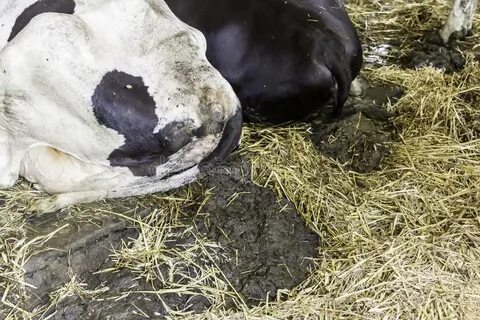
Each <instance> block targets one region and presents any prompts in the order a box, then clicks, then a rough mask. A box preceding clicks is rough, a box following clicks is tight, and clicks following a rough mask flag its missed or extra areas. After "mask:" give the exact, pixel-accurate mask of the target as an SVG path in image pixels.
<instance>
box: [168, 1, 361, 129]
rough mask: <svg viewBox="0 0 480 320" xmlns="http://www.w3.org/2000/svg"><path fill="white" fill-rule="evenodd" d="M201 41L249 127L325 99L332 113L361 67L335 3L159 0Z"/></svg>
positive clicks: (292, 115)
mask: <svg viewBox="0 0 480 320" xmlns="http://www.w3.org/2000/svg"><path fill="white" fill-rule="evenodd" d="M166 2H167V4H168V5H169V6H170V7H171V9H172V11H173V12H174V13H175V14H176V15H177V16H178V17H179V18H180V19H182V20H183V21H185V22H186V23H188V24H190V25H191V26H193V27H195V28H197V29H199V30H200V31H202V32H203V33H204V35H205V36H206V38H207V43H208V46H207V57H208V59H209V60H210V62H211V63H212V65H213V66H214V67H215V68H217V69H218V70H219V71H220V72H221V73H222V75H223V76H224V77H225V78H226V79H227V80H228V81H229V82H230V83H231V84H232V86H233V88H234V89H235V92H236V93H237V95H238V97H239V98H240V101H241V102H242V107H243V111H244V115H245V117H246V119H247V120H250V121H270V122H282V121H289V120H297V119H301V118H303V117H304V116H306V115H308V114H310V113H311V112H312V111H313V110H315V109H317V108H319V107H322V106H324V105H325V104H326V103H327V102H328V101H330V100H331V99H332V98H333V100H334V101H333V102H334V103H335V104H336V108H337V112H339V111H340V109H341V107H342V105H343V104H344V102H345V99H346V98H347V95H348V91H349V88H350V83H351V81H352V80H353V79H354V78H355V77H356V75H357V74H358V72H359V70H360V67H361V63H362V50H361V45H360V41H359V39H358V36H357V33H356V31H355V28H354V26H353V24H352V23H351V21H350V19H349V18H348V16H347V13H346V11H345V9H344V7H343V5H342V4H341V3H340V2H339V1H337V0H289V1H280V0H262V1H259V0H242V1H239V0H166Z"/></svg>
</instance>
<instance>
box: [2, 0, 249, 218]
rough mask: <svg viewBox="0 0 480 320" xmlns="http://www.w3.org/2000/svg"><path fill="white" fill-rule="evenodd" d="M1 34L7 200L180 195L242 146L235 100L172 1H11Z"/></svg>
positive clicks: (59, 202)
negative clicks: (31, 191)
mask: <svg viewBox="0 0 480 320" xmlns="http://www.w3.org/2000/svg"><path fill="white" fill-rule="evenodd" d="M5 1H6V2H5ZM0 26H1V28H0V45H1V48H2V50H1V51H0V189H6V188H10V187H12V186H13V185H14V184H15V182H16V181H17V179H18V178H19V176H23V177H25V178H26V179H27V180H28V181H30V182H32V183H33V184H35V185H36V186H37V187H38V188H39V189H41V190H43V191H46V192H48V193H50V194H54V196H52V197H49V198H46V199H42V200H40V201H38V202H36V203H35V204H34V206H33V207H32V209H34V210H38V211H43V212H49V211H54V210H57V209H60V208H63V207H66V206H69V205H72V204H76V203H85V202H93V201H97V200H101V199H106V198H119V197H128V196H136V195H143V194H147V193H153V192H161V191H167V190H170V189H172V188H177V187H180V186H182V185H184V184H186V183H189V182H191V181H193V180H194V179H196V178H197V177H198V175H199V173H200V171H201V169H202V166H206V165H210V164H212V163H216V162H218V161H220V160H222V159H224V158H225V157H226V156H227V155H228V154H229V153H230V152H231V151H232V150H233V149H234V148H236V147H237V146H238V144H239V139H240V135H241V125H242V115H241V107H240V102H239V100H238V98H237V96H236V95H235V93H234V91H233V89H232V87H231V86H230V84H229V83H228V82H227V81H226V80H225V79H224V78H223V77H222V76H221V75H220V73H219V72H218V71H217V70H216V69H214V68H213V67H212V66H211V64H210V63H209V62H208V60H207V59H206V56H205V52H206V41H205V38H204V36H203V35H202V34H201V33H200V32H199V31H197V30H195V29H193V28H191V27H190V26H188V25H186V24H185V23H183V22H181V21H180V20H178V19H177V18H176V17H175V16H174V14H173V13H172V12H171V11H170V9H169V8H168V6H167V5H166V4H165V2H164V1H161V0H38V1H37V0H3V2H2V4H0Z"/></svg>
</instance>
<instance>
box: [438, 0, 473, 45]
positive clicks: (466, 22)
mask: <svg viewBox="0 0 480 320" xmlns="http://www.w3.org/2000/svg"><path fill="white" fill-rule="evenodd" d="M476 10H477V0H454V1H453V4H452V9H451V10H450V15H449V16H448V19H447V21H446V23H445V24H444V26H443V28H442V29H441V30H440V32H439V34H440V37H441V38H442V41H443V43H444V44H447V43H448V41H449V40H450V38H451V37H454V38H463V37H465V36H466V35H468V34H469V33H470V32H471V30H472V26H473V18H474V17H475V12H476Z"/></svg>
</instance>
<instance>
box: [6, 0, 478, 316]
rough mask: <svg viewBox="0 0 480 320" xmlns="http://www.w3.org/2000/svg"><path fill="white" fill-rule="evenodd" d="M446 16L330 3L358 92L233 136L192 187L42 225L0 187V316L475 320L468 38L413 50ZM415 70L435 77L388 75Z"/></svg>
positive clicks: (474, 164)
mask: <svg viewBox="0 0 480 320" xmlns="http://www.w3.org/2000/svg"><path fill="white" fill-rule="evenodd" d="M449 5H450V1H448V0H425V1H423V2H422V3H421V4H419V3H417V2H416V1H413V0H399V1H394V2H393V1H376V0H369V1H363V0H350V1H348V4H347V6H348V8H349V12H350V14H351V17H352V18H353V20H354V21H355V23H356V25H357V27H358V29H359V30H360V33H361V36H362V39H363V41H364V44H365V51H366V52H365V56H366V58H367V61H368V64H367V65H366V66H365V68H364V71H363V73H362V76H363V77H364V78H365V79H366V80H367V81H368V82H369V84H370V88H371V89H370V90H369V91H367V92H366V96H364V97H361V98H355V99H353V100H352V101H351V102H350V103H349V107H347V113H346V114H345V116H344V117H343V118H342V119H341V120H340V121H339V122H337V123H334V124H332V123H328V122H326V121H325V120H322V119H316V120H314V121H313V122H312V123H309V124H292V125H285V126H277V127H264V126H247V127H246V128H245V132H244V137H243V142H242V147H241V149H240V150H238V151H237V152H236V154H235V155H234V156H233V158H232V159H233V160H232V161H231V162H230V163H229V164H228V165H226V166H225V167H224V168H223V169H218V170H215V172H214V173H212V174H210V175H209V176H208V177H206V178H205V179H203V180H202V181H201V184H194V185H191V186H188V187H185V188H183V189H181V190H177V191H175V192H172V193H169V194H162V195H152V196H148V197H143V198H139V199H126V200H122V201H115V202H105V203H101V204H97V205H85V206H78V207H75V208H71V209H69V210H65V211H62V212H59V213H56V214H51V215H46V216H29V215H28V205H29V203H30V202H31V201H32V199H34V198H38V197H42V196H44V195H42V194H40V193H39V192H37V191H35V190H33V189H31V188H30V186H29V185H28V184H26V183H19V184H18V185H17V186H16V187H15V188H14V189H13V190H9V191H2V192H0V205H1V209H0V211H1V213H0V254H1V256H0V296H1V300H0V318H2V319H3V318H5V319H25V318H27V319H28V318H36V319H108V315H111V316H112V319H117V318H118V319H148V318H159V317H161V316H163V315H168V317H170V318H172V319H177V318H178V319H223V318H225V319H478V314H479V313H480V64H479V62H478V57H476V56H478V54H476V52H478V50H477V49H478V48H477V47H476V46H475V45H476V44H479V43H480V41H479V40H480V36H479V34H478V32H477V33H476V34H475V35H473V36H470V37H469V38H467V39H466V40H465V41H461V42H456V43H454V45H453V46H452V48H450V50H449V51H447V50H444V49H440V48H438V47H435V46H434V45H424V44H422V41H419V40H418V39H419V38H420V37H421V36H422V35H423V34H425V33H426V32H427V31H430V30H433V29H434V28H437V27H439V26H440V24H441V21H442V20H443V19H444V17H445V16H446V15H447V11H448V6H449ZM477 25H480V21H477ZM477 29H478V28H477ZM422 48H423V50H422ZM456 48H458V50H460V52H461V54H459V53H458V52H459V51H457V49H456ZM412 51H414V52H415V53H414V55H413V56H411V55H409V53H410V52H412ZM429 59H430V60H431V61H434V62H435V63H436V64H440V65H442V66H444V67H446V69H448V71H449V72H443V71H440V70H438V69H434V68H429V67H425V68H421V69H417V70H412V69H407V68H405V65H410V66H412V65H413V66H422V65H428V63H426V62H425V61H426V60H429ZM462 65H463V66H462ZM456 69H459V70H456ZM455 70H456V71H455ZM453 71H455V72H453ZM387 97H388V98H390V99H387ZM379 105H381V107H379ZM250 179H251V180H253V182H252V181H250ZM264 187H265V188H264ZM223 207H226V208H227V209H226V210H223ZM206 212H209V213H210V215H208V216H207V215H204V213H206ZM238 212H243V213H244V215H238V214H237V213H238ZM299 217H301V218H303V221H302V220H301V219H299ZM305 224H306V226H307V227H305ZM212 225H214V226H217V227H218V226H221V227H219V228H218V229H219V230H222V232H220V233H218V232H213V231H212V230H213V229H212V228H211V226H212ZM238 225H241V226H242V228H241V229H238V228H237V226H238ZM223 231H224V233H223ZM251 234H255V235H256V236H255V237H254V238H253V239H252V238H251V237H249V235H251ZM228 235H233V236H231V237H232V239H230V238H229V237H228ZM225 239H228V240H229V241H226V240H225ZM51 248H56V250H49V249H51ZM242 252H244V253H245V254H243V253H242ZM272 252H274V253H275V254H272ZM242 254H243V255H242ZM275 255H282V256H284V257H288V259H286V260H285V261H283V262H282V263H279V262H278V261H277V260H276V258H277V257H276V256H275ZM307 256H312V257H314V259H303V260H302V258H301V257H307ZM232 260H233V261H237V262H238V261H241V262H244V263H243V264H242V263H236V264H235V268H233V267H232V266H231V265H229V264H226V263H225V261H232ZM258 261H260V262H258ZM300 262H301V263H300ZM279 266H281V267H279ZM252 269H254V270H255V273H254V276H253V275H252ZM308 269H310V272H306V271H305V270H308ZM92 270H96V271H97V272H93V271H92ZM229 279H230V280H229ZM231 279H234V280H231ZM32 284H35V286H32ZM292 286H295V287H294V288H293V289H291V290H280V291H278V292H277V294H271V295H270V296H269V300H268V301H267V302H266V303H265V302H264V303H262V304H260V305H259V306H255V305H257V304H258V300H257V299H258V297H260V296H264V295H265V293H267V292H272V291H276V290H277V289H280V288H282V287H292Z"/></svg>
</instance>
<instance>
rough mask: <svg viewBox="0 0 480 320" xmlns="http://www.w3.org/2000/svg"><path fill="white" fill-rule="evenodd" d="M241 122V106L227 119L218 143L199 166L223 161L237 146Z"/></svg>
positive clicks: (240, 133) (240, 132)
mask: <svg viewBox="0 0 480 320" xmlns="http://www.w3.org/2000/svg"><path fill="white" fill-rule="evenodd" d="M242 124H243V118H242V111H241V108H238V109H237V112H236V113H235V115H234V116H233V117H232V118H230V120H228V121H227V124H226V125H225V127H224V129H223V135H222V138H221V140H220V143H219V144H218V146H217V147H216V148H215V150H213V152H212V153H210V154H209V155H208V156H207V157H206V158H205V159H204V160H203V161H202V162H201V163H200V166H201V167H208V166H209V165H212V164H216V163H218V162H221V161H223V160H224V159H226V158H227V157H228V155H229V154H230V153H232V152H233V151H234V150H235V149H236V148H237V147H238V144H239V142H240V138H241V136H242Z"/></svg>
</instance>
